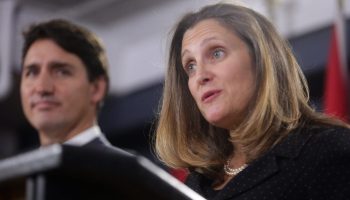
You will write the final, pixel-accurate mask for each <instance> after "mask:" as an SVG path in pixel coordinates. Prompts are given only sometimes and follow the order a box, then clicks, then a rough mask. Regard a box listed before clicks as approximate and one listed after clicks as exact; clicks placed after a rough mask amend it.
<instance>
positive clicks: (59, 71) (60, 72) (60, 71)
mask: <svg viewBox="0 0 350 200" xmlns="http://www.w3.org/2000/svg"><path fill="white" fill-rule="evenodd" d="M56 74H57V75H60V76H69V75H71V72H70V71H69V70H67V69H57V70H56Z"/></svg>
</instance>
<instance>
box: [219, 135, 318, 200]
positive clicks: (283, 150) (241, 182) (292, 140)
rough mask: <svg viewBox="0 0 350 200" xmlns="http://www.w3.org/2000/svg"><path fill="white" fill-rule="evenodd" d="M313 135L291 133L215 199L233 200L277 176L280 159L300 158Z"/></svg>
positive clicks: (229, 184)
mask: <svg viewBox="0 0 350 200" xmlns="http://www.w3.org/2000/svg"><path fill="white" fill-rule="evenodd" d="M311 135H312V134H308V133H303V132H301V131H295V132H293V133H291V134H290V135H289V136H288V137H287V138H286V139H285V140H284V141H282V142H281V143H280V144H279V145H277V146H276V147H275V148H273V149H272V150H271V151H269V152H267V153H266V154H265V155H264V156H262V157H261V158H259V159H257V160H256V161H254V162H253V163H251V164H250V165H249V166H248V167H247V168H246V169H245V170H243V171H242V172H241V173H239V174H238V175H237V176H236V177H234V178H233V179H232V180H231V181H230V182H229V183H228V185H226V187H225V188H224V189H223V190H222V191H221V192H220V193H219V194H218V195H217V196H216V197H215V199H217V200H219V199H220V200H221V199H228V198H229V199H231V198H233V197H235V196H237V195H239V194H242V193H244V192H245V191H247V190H249V189H252V188H254V187H255V186H257V185H259V184H260V183H261V182H262V181H264V180H265V179H267V178H269V177H271V176H273V175H275V174H276V173H277V172H278V171H279V165H278V163H277V159H278V157H283V158H287V159H293V158H296V157H298V156H299V154H300V152H301V150H302V148H303V147H304V146H305V144H306V143H307V141H308V140H309V138H310V137H311Z"/></svg>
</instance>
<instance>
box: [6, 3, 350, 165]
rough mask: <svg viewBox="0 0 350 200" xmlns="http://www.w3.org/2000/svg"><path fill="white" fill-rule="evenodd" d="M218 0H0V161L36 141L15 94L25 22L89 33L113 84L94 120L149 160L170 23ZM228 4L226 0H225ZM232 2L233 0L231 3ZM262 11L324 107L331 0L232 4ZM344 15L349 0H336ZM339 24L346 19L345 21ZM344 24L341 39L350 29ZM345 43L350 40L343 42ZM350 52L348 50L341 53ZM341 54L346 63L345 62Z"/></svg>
mask: <svg viewBox="0 0 350 200" xmlns="http://www.w3.org/2000/svg"><path fill="white" fill-rule="evenodd" d="M216 2H219V1H217V0H74V1H72V0H0V159H1V158H5V157H9V156H12V155H15V154H18V153H21V152H24V151H28V150H30V149H34V148H37V147H38V145H39V142H38V137H37V135H36V133H35V131H34V130H33V128H32V127H31V126H30V125H29V124H28V122H27V121H26V120H25V118H24V116H23V113H22V109H21V104H20V99H19V81H20V70H21V64H20V61H21V49H22V42H23V40H22V35H21V33H22V31H23V30H25V29H26V28H27V27H28V26H29V25H30V24H31V23H33V22H39V21H44V20H49V19H52V18H64V19H69V20H72V21H73V22H76V23H78V24H81V25H83V26H86V27H87V28H89V29H90V30H92V31H94V32H95V33H96V34H97V35H98V36H99V37H100V38H101V39H102V40H103V41H104V44H105V46H106V50H107V55H108V57H109V63H110V76H111V87H110V93H109V96H108V97H107V100H106V102H105V106H104V108H103V110H102V112H101V114H100V118H99V122H100V125H101V128H102V130H103V132H104V133H105V134H106V136H107V137H108V139H109V140H110V141H111V142H112V143H113V144H114V145H116V146H119V147H122V148H127V149H131V150H134V151H137V152H138V153H140V154H142V155H145V156H147V157H149V158H151V159H152V160H154V161H155V159H154V156H153V155H152V153H151V152H152V151H151V148H150V146H151V145H150V144H151V136H152V132H153V131H152V130H153V124H154V123H155V119H156V114H157V110H158V103H159V101H160V98H161V92H162V81H163V78H164V73H165V68H166V58H167V47H168V44H169V38H170V34H171V30H172V27H173V26H174V25H175V23H176V22H177V21H178V20H179V18H180V17H181V16H183V15H184V14H185V13H187V12H189V11H195V10H198V9H199V8H200V7H202V6H204V5H207V4H212V3H216ZM225 2H230V1H225ZM232 2H233V1H232ZM234 2H241V3H242V4H244V5H246V6H248V7H251V8H253V9H255V10H256V11H258V12H260V13H262V14H263V15H265V16H266V17H268V18H269V19H270V20H272V21H273V23H274V24H275V25H276V27H277V29H278V31H279V32H280V33H281V34H282V35H283V36H284V37H285V38H286V39H287V40H289V42H290V44H291V46H292V48H293V51H294V52H295V54H296V56H297V58H298V61H299V62H300V65H301V66H302V69H303V71H304V73H305V74H306V77H307V80H308V82H309V86H310V90H311V102H312V104H313V105H314V106H315V107H316V108H317V109H319V110H323V109H324V106H323V97H324V90H325V75H326V66H327V64H328V55H329V53H330V52H331V51H332V50H331V46H330V44H331V43H330V41H331V32H332V26H333V24H334V22H335V19H336V16H337V14H339V9H337V3H338V1H336V0H317V1H314V0H245V1H234ZM342 2H343V5H342V10H343V12H344V16H345V19H346V18H347V17H349V15H350V2H349V1H348V0H345V1H342ZM345 24H349V22H348V20H345ZM346 27H349V26H345V32H344V33H345V36H346V35H347V34H346V33H349V30H348V29H349V28H346ZM342 44H343V45H344V46H345V47H346V46H347V47H349V41H348V42H343V43H342ZM348 57H349V53H346V58H348ZM347 61H348V59H346V64H347V65H346V66H349V64H348V62H347Z"/></svg>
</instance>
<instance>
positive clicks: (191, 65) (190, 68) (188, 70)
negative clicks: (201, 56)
mask: <svg viewBox="0 0 350 200" xmlns="http://www.w3.org/2000/svg"><path fill="white" fill-rule="evenodd" d="M185 70H186V73H187V74H188V75H190V74H192V73H193V72H194V71H195V70H196V65H195V64H194V63H189V64H187V65H186V67H185Z"/></svg>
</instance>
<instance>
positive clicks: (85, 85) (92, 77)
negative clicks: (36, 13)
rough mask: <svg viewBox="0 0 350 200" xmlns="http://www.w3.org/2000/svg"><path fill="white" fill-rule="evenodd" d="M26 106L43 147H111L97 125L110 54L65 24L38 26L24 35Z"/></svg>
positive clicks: (87, 33)
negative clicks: (107, 55) (52, 145)
mask: <svg viewBox="0 0 350 200" xmlns="http://www.w3.org/2000/svg"><path fill="white" fill-rule="evenodd" d="M24 40H25V42H24V47H23V54H22V67H23V69H22V75H21V76H22V77H21V89H20V92H21V101H22V106H23V110H24V114H25V116H26V117H27V119H28V120H29V122H30V123H31V125H32V126H33V127H34V128H35V129H36V130H37V131H38V133H39V138H40V143H41V145H42V146H47V145H50V144H53V143H64V144H70V145H77V146H83V145H84V146H89V145H107V146H109V145H110V143H109V142H108V141H107V140H106V138H105V137H104V136H103V134H102V133H101V130H100V128H99V126H98V125H97V114H98V112H99V109H100V106H101V104H102V101H103V99H104V97H105V96H106V92H107V89H108V82H109V77H108V69H107V60H106V55H105V50H104V48H103V47H102V45H101V43H100V42H99V40H98V38H97V37H96V36H95V35H94V34H93V33H91V32H90V31H88V30H87V29H85V28H83V27H80V26H78V25H75V24H72V23H70V22H68V21H65V20H51V21H48V22H44V23H40V24H36V25H33V26H31V27H30V28H29V30H28V31H26V32H25V33H24Z"/></svg>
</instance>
